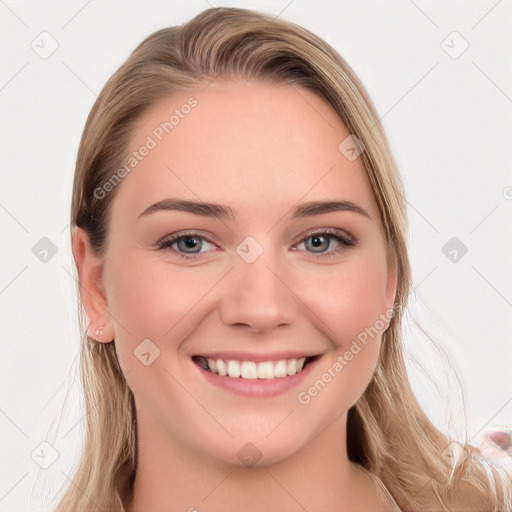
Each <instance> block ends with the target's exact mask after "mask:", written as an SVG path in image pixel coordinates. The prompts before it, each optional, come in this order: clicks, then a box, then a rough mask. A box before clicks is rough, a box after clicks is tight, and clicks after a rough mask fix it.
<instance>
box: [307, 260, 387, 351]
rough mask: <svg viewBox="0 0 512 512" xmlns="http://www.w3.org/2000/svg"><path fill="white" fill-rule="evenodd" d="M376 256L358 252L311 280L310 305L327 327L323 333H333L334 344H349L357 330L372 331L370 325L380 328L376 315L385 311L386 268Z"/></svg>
mask: <svg viewBox="0 0 512 512" xmlns="http://www.w3.org/2000/svg"><path fill="white" fill-rule="evenodd" d="M377 256H378V253H377V254H375V255H374V254H371V253H361V254H360V255H358V256H357V257H354V258H353V259H351V260H350V261H347V262H346V265H345V264H340V265H339V266H338V265H336V266H332V267H330V269H329V271H325V272H323V273H322V274H319V275H318V278H317V279H315V283H316V285H315V287H314V289H313V290H316V292H314V293H313V294H312V295H311V292H310V302H309V304H310V307H311V309H314V311H315V312H316V313H317V315H318V317H319V318H321V319H322V320H323V323H324V324H325V325H326V326H327V327H328V329H327V328H326V329H324V332H325V333H326V335H329V334H330V337H331V338H332V337H333V335H334V339H333V342H334V343H335V345H336V346H338V347H346V346H347V345H350V343H351V341H352V340H354V339H357V337H358V336H359V335H360V334H361V333H364V332H367V331H371V332H374V331H373V330H372V327H373V328H374V329H375V328H379V327H380V328H382V320H380V321H379V318H380V315H381V314H383V313H385V310H386V301H385V291H386V284H387V269H386V265H385V262H383V261H382V259H381V258H379V257H377ZM310 290H311V288H310Z"/></svg>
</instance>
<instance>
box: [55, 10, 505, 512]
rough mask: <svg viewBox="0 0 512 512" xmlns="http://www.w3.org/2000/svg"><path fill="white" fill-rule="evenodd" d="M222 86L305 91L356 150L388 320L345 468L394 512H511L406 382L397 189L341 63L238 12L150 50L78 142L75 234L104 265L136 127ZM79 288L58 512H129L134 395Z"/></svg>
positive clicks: (111, 85)
mask: <svg viewBox="0 0 512 512" xmlns="http://www.w3.org/2000/svg"><path fill="white" fill-rule="evenodd" d="M216 78H221V79H233V80H240V79H241V80H248V81H255V82H259V83H265V84H278V83H287V84H289V85H291V86H292V87H303V88H306V89H308V90H310V91H312V92H314V93H315V94H317V95H318V96H319V97H321V98H323V99H324V100H325V101H327V102H328V104H330V106H331V107H332V108H333V109H334V110H335V111H336V112H337V114H338V116H339V118H340V119H341V121H342V122H343V123H344V124H345V126H346V127H347V129H348V130H349V132H350V133H351V134H353V135H355V136H356V137H357V138H358V139H359V140H360V141H361V142H362V143H363V145H364V147H365V150H364V151H363V152H362V153H361V155H360V158H361V159H362V162H363V164H364V168H365V171H366V175H367V177H368V180H369V183H370V186H371V190H372V193H373V197H374V199H375V201H376V204H377V207H378V209H379V212H380V216H381V221H382V225H383V227H384V231H385V237H386V241H387V244H386V245H387V257H388V262H389V264H391V265H393V266H394V268H395V270H396V272H397V278H398V282H397V291H396V300H395V305H396V306H397V307H396V311H395V314H394V316H393V317H392V319H391V322H390V325H389V328H388V329H387V330H386V331H385V333H384V334H383V338H382V344H381V353H380V355H379V361H378V365H377V368H376V371H375V373H374V375H373V377H372V379H371V381H370V383H369V385H368V386H367V388H366V390H365V391H364V393H363V395H362V396H361V397H360V399H359V400H358V402H357V403H356V404H355V405H354V406H353V407H352V408H351V409H350V411H349V413H348V419H347V450H348V455H349V458H350V459H351V460H352V461H353V462H355V463H358V464H360V465H361V466H363V467H364V468H365V469H367V470H368V471H369V472H371V473H372V474H374V475H376V476H377V477H378V478H380V479H381V481H382V482H383V483H384V484H385V486H386V487H387V489H388V491H389V492H390V494H391V495H392V496H393V498H394V499H395V501H396V502H397V503H398V505H399V507H400V508H401V509H402V510H404V511H419V510H421V511H422V512H426V511H439V510H443V511H463V510H464V511H466V510H479V511H484V510H485V511H494V512H505V511H506V510H508V509H509V508H510V507H511V506H512V505H511V484H510V478H509V477H508V476H506V475H504V474H503V472H502V471H501V469H500V468H498V467H495V466H493V465H492V464H491V463H490V462H489V461H486V460H485V459H484V458H482V457H481V455H480V452H479V450H478V449H477V448H476V447H473V446H471V445H469V444H465V445H464V449H465V454H466V458H465V460H463V461H462V462H460V463H456V464H455V463H454V464H449V463H448V462H447V460H448V459H447V458H446V457H444V456H443V452H445V451H446V449H447V448H448V446H449V445H450V442H451V440H450V439H449V438H448V437H447V436H446V435H445V434H443V433H442V432H441V431H440V430H438V429H437V428H436V427H434V425H433V424H432V422H431V421H430V420H429V419H428V418H427V416H426V414H425V413H424V412H423V410H422V408H421V407H420V405H419V404H418V401H417V400H416V398H415V396H414V393H413V391H412V388H411V385H410V383H409V380H408V377H407V372H406V366H405V363H404V358H403V347H402V331H401V324H402V319H403V313H404V311H405V309H406V306H407V301H408V297H409V294H410V293H411V288H412V287H411V269H410V265H409V260H408V253H407V232H408V225H407V208H406V201H405V194H404V187H403V183H402V181H401V178H400V175H399V172H398V169H397V165H396V162H395V160H394V158H393V156H392V153H391V149H390V146H389V142H388V140H387V137H386V135H385V133H384V130H383V128H382V126H381V124H380V122H379V117H378V115H377V112H376V109H375V107H374V105H373V103H372V101H371V99H370V98H369V96H368V94H367V92H366V91H365V89H364V87H363V85H362V84H361V82H360V81H359V79H358V77H357V76H356V74H355V73H354V71H353V70H352V69H351V68H350V66H349V65H348V64H347V62H346V61H345V60H344V59H343V58H342V57H341V56H340V55H339V54H338V53H337V52H336V51H335V50H334V49H333V48H332V47H331V46H329V45H328V44H327V43H326V42H325V41H323V40H322V39H321V38H319V37H318V36H316V35H315V34H313V33H311V32H310V31H308V30H306V29H304V28H302V27H300V26H297V25H295V24H293V23H291V22H287V21H283V20H278V19H273V18H271V17H270V16H269V15H266V14H262V13H257V12H254V11H250V10H246V9H239V8H211V9H207V10H205V11H203V12H201V13H200V14H198V15H197V16H195V17H194V18H193V19H191V20H190V21H188V22H187V23H184V24H182V25H179V26H174V27H168V28H164V29H161V30H158V31H157V32H155V33H153V34H152V35H150V36H149V37H147V38H146V39H145V40H144V41H143V42H142V43H140V45H139V46H138V47H137V48H136V49H135V50H134V51H133V52H132V53H131V55H130V56H129V57H128V59H127V60H126V61H125V62H124V64H123V65H122V66H121V67H120V68H119V69H118V70H117V71H116V72H115V73H114V74H113V76H112V77H111V78H110V79H109V80H108V81H107V83H106V85H105V86H104V88H103V90H102V91H101V93H100V95H99V96H98V98H97V100H96V101H95V103H94V105H93V107H92V109H91V112H90V114H89V116H88V118H87V122H86V125H85V128H84V131H83V135H82V138H81V142H80V146H79V150H78V156H77V162H76V169H75V175H74V182H73V192H72V205H71V221H70V226H71V231H73V228H74V227H75V226H78V227H81V228H83V229H84V230H86V232H87V234H88V236H89V241H90V246H91V248H92V249H93V250H94V251H95V252H97V253H98V254H99V255H101V254H102V253H103V252H104V251H105V247H106V243H107V240H108V226H109V206H110V204H111V201H112V199H113V197H114V196H115V193H116V190H117V188H114V189H113V190H111V191H110V192H109V193H108V194H106V196H105V197H101V198H98V197H96V195H97V194H96V195H95V193H94V191H95V190H97V189H98V187H99V188H101V189H102V190H106V188H102V187H103V185H104V184H105V183H107V181H108V180H109V179H111V177H112V176H113V175H114V174H115V172H116V171H117V170H118V169H120V168H121V167H122V165H123V162H124V161H126V159H127V152H128V145H129V141H130V135H131V134H132V131H133V128H134V125H135V123H136V122H137V121H138V120H139V119H140V117H141V115H142V114H143V113H144V112H145V111H146V110H147V109H148V108H149V107H150V106H152V105H153V104H155V102H156V101H158V100H159V99H161V98H164V97H166V96H168V95H169V94H171V93H172V92H175V91H184V90H187V89H190V88H198V87H205V86H206V85H207V84H208V83H210V82H211V81H213V80H215V79H216ZM78 292H79V290H78V287H77V295H78V307H79V312H78V314H79V322H80V330H81V340H80V344H81V345H80V347H81V350H80V357H81V359H80V364H81V366H80V372H81V373H80V375H81V382H82V386H83V388H84V395H85V406H86V410H87V411H88V414H87V425H86V432H85V438H84V444H83V447H82V452H81V456H80V459H79V461H78V465H77V467H76V471H75V472H74V474H73V476H72V483H71V484H70V485H69V487H68V488H67V489H66V490H65V492H64V494H63V496H62V497H61V499H60V502H59V503H58V505H57V508H56V509H55V510H56V511H59V512H60V511H65V512H69V511H71V510H72V511H73V512H85V511H86V510H91V507H97V509H98V510H105V511H106V510H109V511H110V510H119V511H124V510H126V509H125V507H126V505H127V504H128V503H129V500H131V498H132V492H133V482H134V477H135V471H136V467H137V430H136V429H137V424H136V415H135V403H134V397H133V393H132V391H131V390H130V389H129V387H128V385H127V382H126V380H125V378H124V376H123V373H122V371H121V368H120V365H119V362H118V359H117V356H116V351H115V347H114V343H98V342H96V341H94V340H93V339H91V338H89V337H88V336H87V326H86V325H85V324H86V320H85V312H84V310H83V306H82V304H81V302H80V296H79V293H78Z"/></svg>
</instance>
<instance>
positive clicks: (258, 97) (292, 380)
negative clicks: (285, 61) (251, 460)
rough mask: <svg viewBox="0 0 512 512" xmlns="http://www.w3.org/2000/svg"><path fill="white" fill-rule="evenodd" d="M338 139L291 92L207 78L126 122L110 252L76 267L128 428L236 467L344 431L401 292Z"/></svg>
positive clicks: (317, 111)
mask: <svg viewBox="0 0 512 512" xmlns="http://www.w3.org/2000/svg"><path fill="white" fill-rule="evenodd" d="M190 98H193V99H190ZM185 105H189V107H190V108H188V107H185ZM173 114H175V116H174V118H173V119H171V123H172V125H171V124H169V119H170V116H171V115H173ZM166 122H167V123H168V124H167V125H166V124H165V123H166ZM161 123H163V124H161ZM348 136H349V132H348V131H347V129H346V127H345V126H344V125H343V124H342V122H341V121H340V120H339V118H338V117H337V115H336V113H335V112H334V110H332V109H331V107H330V106H329V105H328V104H327V103H325V102H324V100H322V99H320V98H319V97H317V96H316V95H314V94H313V93H311V92H309V91H307V90H305V89H300V88H292V87H290V86H288V85H286V84H282V85H272V86H269V85H261V84H246V83H236V84H235V83H229V82H225V83H218V82H214V83H213V84H211V85H210V86H209V87H207V88H206V89H205V90H203V91H201V90H190V91H184V92H180V93H175V94H173V95H172V96H171V97H168V98H166V99H164V100H161V101H160V102H159V103H157V104H155V105H154V106H153V107H152V108H151V109H150V110H149V111H147V112H146V113H145V115H144V117H143V118H142V119H141V120H140V122H139V123H138V124H137V127H136V130H135V131H134V132H133V135H132V139H131V142H130V150H129V153H130V155H132V153H133V152H134V151H135V152H137V154H138V156H136V157H135V158H136V159H137V163H136V164H135V165H133V168H131V169H130V171H129V172H127V173H121V174H126V176H124V177H123V179H122V181H121V182H120V183H119V184H118V185H116V190H115V193H116V196H115V198H114V200H113V202H112V204H111V219H110V220H111V222H110V227H109V239H108V246H107V251H106V253H105V255H104V257H103V258H102V259H101V260H99V259H98V260H95V259H94V257H93V256H92V255H89V256H88V257H87V261H89V262H95V264H97V265H98V268H101V275H100V282H101V288H100V289H101V292H102V294H103V295H102V297H103V298H104V301H105V307H106V308H107V309H108V312H109V315H108V316H106V317H102V319H101V320H99V319H98V322H99V323H102V324H103V325H104V326H105V327H104V329H105V331H106V332H105V336H104V341H109V339H112V338H114V339H115V348H116V351H117V354H118V357H119V361H120V364H121V367H122V370H123V373H124V374H125V377H126V379H127V382H128V384H129V386H130V388H131V389H132V391H133V393H134V396H135V402H136V409H137V421H138V424H139V429H140V430H141V431H143V430H144V431H145V432H151V433H152V434H151V435H153V436H155V438H156V437H158V438H160V439H165V440H166V442H167V443H168V444H169V446H179V447H180V449H181V450H187V451H188V452H189V453H190V452H195V453H196V454H197V455H198V456H204V457H206V458H210V459H215V460H220V461H223V462H227V463H233V464H237V465H241V464H242V463H243V460H242V458H243V457H242V456H243V453H244V452H243V451H242V452H240V450H241V448H242V447H244V445H246V443H248V442H250V443H252V444H253V445H254V446H255V447H257V449H258V450H259V452H260V453H261V460H260V463H261V464H265V463H273V462H276V461H279V460H284V459H286V458H287V457H289V456H291V455H292V454H293V453H295V452H297V451H298V450H300V449H301V448H304V447H305V446H307V445H308V444H309V443H312V442H314V440H316V439H318V438H319V437H320V435H321V434H322V433H324V432H326V431H328V430H329V429H333V428H335V427H336V428H337V427H339V426H340V425H343V424H344V423H343V422H344V421H345V420H346V412H347V411H348V409H349V408H350V407H351V406H352V405H353V404H354V403H355V402H356V401H357V400H358V398H359V397H360V396H361V394H362V393H363V391H364V390H365V388H366V386H367V385H368V383H369V381H370V379H371V376H372V373H373V371H374V369H375V366H376V363H377V360H378V354H379V349H380V344H381V335H382V332H383V331H384V330H385V329H386V328H387V326H388V325H389V319H390V316H389V311H390V308H392V306H393V301H394V298H395V290H396V288H395V285H396V279H395V275H394V274H393V272H392V271H391V270H390V268H389V267H388V262H387V261H386V242H385V239H384V235H383V229H382V225H381V221H380V218H379V212H378V209H377V206H376V204H375V201H374V199H373V196H372V193H371V189H370V187H369V184H368V181H367V178H366V176H365V172H364V167H363V163H362V161H361V158H356V159H353V158H350V159H349V158H347V157H346V156H345V154H344V153H343V152H341V151H340V149H339V148H338V146H339V145H340V143H341V142H342V141H344V140H345V139H346V138H347V137H348ZM142 147H146V148H148V149H147V150H142V149H141V148H142ZM143 154H144V155H143ZM346 154H348V155H350V153H346ZM133 163H134V161H133V162H132V164H133ZM109 193H113V192H109ZM179 201H182V202H183V201H186V202H187V203H186V204H185V205H184V203H179ZM196 202H203V203H209V204H211V205H213V206H208V207H207V206H202V207H200V206H195V208H193V207H192V205H191V203H196ZM320 203H329V204H330V206H329V205H327V206H325V205H324V206H323V207H318V204H320ZM335 203H336V204H335ZM178 204H181V207H178V206H177V205H178ZM314 204H317V206H316V207H314V206H313V205H314ZM155 205H156V206H155ZM347 205H348V207H347ZM176 208H178V209H176ZM90 267H91V268H92V267H93V263H90ZM91 286H92V285H91ZM87 295H88V294H84V295H83V300H84V304H85V306H86V309H88V313H89V316H90V317H93V316H94V315H96V314H97V316H98V318H99V315H100V313H99V312H98V311H99V310H98V311H96V310H95V306H94V304H93V303H92V301H91V300H90V299H88V298H87ZM103 313H104V312H103ZM109 333H110V335H109ZM365 333H366V336H365ZM368 333H370V334H368ZM365 338H366V339H365ZM219 360H220V362H219ZM213 361H214V363H212V362H213ZM229 361H235V362H231V363H230V362H229ZM237 361H241V362H242V363H241V364H239V363H238V362H237ZM278 361H280V362H278ZM208 363H212V367H211V369H209V370H206V369H205V368H204V367H205V366H206V367H208V368H210V366H209V365H208ZM303 364H305V366H304V367H303V369H302V370H301V371H300V368H301V367H302V365H303ZM224 366H226V371H228V372H229V374H228V375H221V374H222V373H224ZM240 371H241V372H242V374H243V375H244V376H245V377H244V376H238V373H239V372H240ZM215 372H217V373H215ZM258 372H259V373H258ZM294 372H297V373H295V375H293V374H294ZM285 375H286V376H285ZM255 376H256V377H255ZM270 377H274V378H270ZM284 418H285V419H284ZM283 419H284V420H283ZM244 449H245V450H249V451H250V450H255V448H254V447H252V448H247V446H246V447H245V448H244Z"/></svg>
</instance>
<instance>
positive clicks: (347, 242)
mask: <svg viewBox="0 0 512 512" xmlns="http://www.w3.org/2000/svg"><path fill="white" fill-rule="evenodd" d="M323 235H328V236H327V238H328V239H335V240H336V241H337V242H339V243H340V244H341V246H340V247H338V248H337V249H335V250H333V251H330V252H323V253H314V252H310V254H313V255H316V256H317V257H320V258H322V257H323V258H329V257H331V256H334V255H337V254H339V253H340V252H342V251H343V250H344V249H347V248H350V247H354V246H356V245H357V243H356V242H355V241H354V240H353V239H350V238H348V237H343V236H340V235H339V231H338V230H335V229H329V228H327V229H323V230H321V231H310V232H309V233H307V234H306V235H305V236H304V237H303V238H301V239H300V240H299V241H298V242H296V243H295V244H294V246H295V245H298V244H300V243H301V242H304V241H306V240H307V239H308V238H312V237H316V236H323ZM190 237H196V238H198V239H201V240H205V241H207V242H208V243H213V242H211V241H210V240H208V239H207V238H206V237H204V236H202V235H201V234H199V233H197V232H195V231H190V232H188V231H187V232H184V233H182V234H181V235H178V236H170V237H168V238H165V239H164V240H161V241H160V242H158V243H157V246H158V250H161V249H171V251H173V252H175V253H176V254H177V255H178V256H179V257H180V258H183V259H187V260H191V259H192V260H193V259H197V258H198V257H199V255H200V254H202V253H195V254H194V255H192V254H186V253H182V252H179V251H176V250H175V249H172V248H171V246H172V245H173V244H174V243H176V242H178V241H180V240H183V239H187V238H190ZM329 245H330V244H329ZM294 250H296V249H294Z"/></svg>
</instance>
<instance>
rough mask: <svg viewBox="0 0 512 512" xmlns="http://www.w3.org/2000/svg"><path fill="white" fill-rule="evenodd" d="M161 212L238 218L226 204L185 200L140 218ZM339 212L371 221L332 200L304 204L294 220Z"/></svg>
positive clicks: (348, 204) (153, 207) (148, 210)
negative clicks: (348, 212) (352, 214)
mask: <svg viewBox="0 0 512 512" xmlns="http://www.w3.org/2000/svg"><path fill="white" fill-rule="evenodd" d="M159 211H181V212H188V213H193V214H195V215H201V216H203V217H213V218H216V219H224V220H235V218H236V216H235V213H234V212H233V210H232V209H231V208H230V207H229V206H227V205H224V204H219V203H205V202H202V201H188V200H183V199H174V198H169V199H162V200H161V201H158V202H156V203H154V204H152V205H151V206H149V207H148V208H146V209H145V210H144V211H143V212H142V213H141V214H140V215H139V217H138V218H141V217H146V216H148V215H150V214H152V213H155V212H159ZM337 211H350V212H355V213H359V214H360V215H364V216H365V217H368V218H369V219H370V220H371V217H370V214H369V213H368V212H367V211H366V210H364V209H363V208H361V207H360V206H357V205H356V204H354V203H352V202H351V201H344V200H332V201H310V202H307V203H302V204H300V205H299V206H297V207H295V208H294V209H293V211H292V219H296V218H301V217H310V216H313V215H321V214H322V213H330V212H337Z"/></svg>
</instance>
